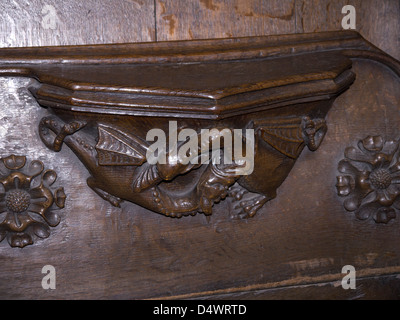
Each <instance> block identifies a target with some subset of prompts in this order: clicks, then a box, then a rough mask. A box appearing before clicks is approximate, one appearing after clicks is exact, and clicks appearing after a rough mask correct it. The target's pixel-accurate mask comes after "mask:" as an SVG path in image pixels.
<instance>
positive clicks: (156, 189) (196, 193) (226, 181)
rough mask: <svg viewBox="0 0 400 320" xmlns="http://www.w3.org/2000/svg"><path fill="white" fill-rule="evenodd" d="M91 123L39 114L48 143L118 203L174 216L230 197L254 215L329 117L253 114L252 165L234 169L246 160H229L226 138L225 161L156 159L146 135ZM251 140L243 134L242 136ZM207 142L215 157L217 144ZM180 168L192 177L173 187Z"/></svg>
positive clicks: (243, 212) (241, 211)
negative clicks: (89, 128) (72, 157)
mask: <svg viewBox="0 0 400 320" xmlns="http://www.w3.org/2000/svg"><path fill="white" fill-rule="evenodd" d="M85 125H86V123H85V122H81V121H73V122H70V123H64V122H63V121H62V120H60V119H59V118H57V117H45V118H43V119H42V120H41V122H40V125H39V134H40V137H41V139H42V140H43V142H44V143H45V145H46V146H47V147H48V148H50V149H52V150H54V151H60V150H61V146H62V144H63V143H64V142H65V143H66V144H67V145H68V146H69V147H70V148H71V149H72V151H73V152H74V153H76V155H77V156H78V157H79V159H80V160H81V161H82V162H83V163H84V164H85V166H86V167H87V169H88V170H89V172H90V173H91V174H92V176H91V177H90V178H88V180H87V183H88V185H89V187H91V188H92V189H93V190H94V191H95V192H96V193H97V194H98V195H100V196H101V197H102V198H103V199H105V200H107V201H109V202H110V203H111V204H112V205H114V206H119V205H120V202H121V201H122V200H128V201H131V202H133V203H136V204H138V205H141V206H143V207H145V208H147V209H150V210H152V211H155V212H157V213H161V214H163V215H166V216H170V217H182V216H186V215H195V214H196V213H198V212H199V213H203V214H205V215H211V214H212V207H213V205H214V204H215V203H218V202H220V201H221V200H223V199H225V198H226V197H232V199H233V201H235V202H236V206H235V211H236V213H237V214H238V216H239V217H242V218H243V217H252V216H254V215H255V213H256V212H257V210H259V209H260V208H261V207H262V206H263V205H264V204H265V203H266V202H267V201H268V200H270V199H273V198H274V197H275V196H276V189H277V188H278V187H279V186H280V185H281V183H282V182H283V181H284V179H285V178H286V176H287V175H288V173H289V172H290V170H291V168H292V167H293V165H294V163H295V161H296V159H297V158H298V156H299V155H300V153H301V151H302V150H303V148H304V146H307V147H308V148H309V149H310V150H312V151H313V150H316V149H317V148H318V146H319V144H320V143H321V141H322V139H323V137H324V135H325V133H326V124H325V121H324V120H322V119H319V118H317V119H311V118H309V117H289V118H273V119H264V120H257V121H253V122H251V123H249V125H248V126H247V127H251V128H253V129H254V134H255V150H254V151H255V153H256V157H255V163H254V172H253V173H252V174H250V175H240V174H238V171H237V170H236V169H237V168H238V167H240V166H243V163H241V162H240V161H237V159H233V161H232V163H230V164H224V163H223V160H222V159H223V156H224V154H223V147H224V145H223V144H222V145H221V146H220V147H218V148H219V150H220V151H221V152H219V155H218V156H219V157H220V159H221V161H219V162H218V161H217V163H214V162H213V161H208V163H204V162H203V163H202V162H198V163H197V162H196V163H197V164H196V163H195V164H193V163H188V164H182V163H180V162H175V163H166V164H161V163H156V164H150V163H149V162H148V161H146V152H147V150H148V148H149V143H148V142H147V141H145V140H143V139H141V138H140V137H138V136H136V135H133V134H132V133H129V134H128V133H126V132H122V131H120V130H119V129H117V128H112V127H110V126H106V125H103V124H98V125H97V130H98V137H97V139H95V138H94V137H92V136H91V135H90V134H88V133H86V132H85V130H81V129H82V128H84V127H85ZM50 131H51V132H53V133H54V134H55V137H54V135H53V134H50ZM78 131H79V132H78ZM132 131H133V130H132ZM215 132H217V134H214V135H213V136H211V137H210V139H211V142H212V140H213V139H219V138H220V136H219V135H218V133H220V132H221V131H220V130H215ZM199 135H200V133H199ZM245 140H246V139H245V138H243V144H245V143H246V141H245ZM209 145H210V146H211V147H210V150H209V151H210V157H211V155H213V154H214V153H213V151H215V150H213V146H214V144H213V143H210V144H209ZM181 147H182V144H180V145H178V150H179V148H181ZM199 148H201V146H200V147H199ZM195 156H197V155H195ZM209 160H211V158H210V159H209ZM221 162H222V163H221ZM182 175H191V177H192V178H191V179H186V180H185V181H189V182H186V183H185V185H184V186H181V187H180V188H176V185H175V186H174V187H173V182H174V180H175V179H177V178H178V177H179V176H182Z"/></svg>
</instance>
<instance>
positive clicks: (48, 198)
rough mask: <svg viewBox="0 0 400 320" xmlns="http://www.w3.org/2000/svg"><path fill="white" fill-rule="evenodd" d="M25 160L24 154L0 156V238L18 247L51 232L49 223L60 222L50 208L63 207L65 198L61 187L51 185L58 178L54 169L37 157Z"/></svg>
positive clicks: (52, 224) (53, 224)
mask: <svg viewBox="0 0 400 320" xmlns="http://www.w3.org/2000/svg"><path fill="white" fill-rule="evenodd" d="M25 164H26V157H24V156H15V155H11V156H9V157H7V158H1V159H0V241H2V240H3V239H4V238H6V237H7V240H8V243H9V244H10V246H12V247H20V248H22V247H25V246H26V245H29V244H32V243H33V240H34V237H35V236H37V237H39V238H47V237H48V236H49V235H50V228H49V227H54V226H56V225H58V223H59V222H60V216H59V215H58V214H57V213H56V212H55V211H54V210H53V209H54V208H63V207H64V202H65V198H66V197H65V194H64V189H63V188H58V189H57V190H55V191H54V192H53V191H52V190H51V189H50V186H51V185H53V183H54V182H55V181H56V179H57V174H56V173H55V172H54V171H53V170H46V171H44V165H43V163H42V162H41V161H38V160H34V161H32V162H31V163H30V164H29V166H27V168H25ZM23 169H26V170H23Z"/></svg>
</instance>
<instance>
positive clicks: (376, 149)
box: [336, 136, 400, 223]
mask: <svg viewBox="0 0 400 320" xmlns="http://www.w3.org/2000/svg"><path fill="white" fill-rule="evenodd" d="M399 157H400V153H399V141H385V140H384V139H383V138H382V137H381V136H368V137H366V138H365V139H363V140H360V141H359V142H358V144H357V147H348V148H346V150H345V159H343V160H341V161H340V162H339V165H338V170H339V172H340V173H342V175H339V176H337V183H336V189H337V193H338V195H339V196H341V197H344V198H345V200H344V202H343V206H344V208H345V209H346V210H347V211H349V212H354V214H355V216H356V217H357V218H358V219H360V220H367V219H372V220H374V221H375V222H376V223H388V222H389V221H390V220H392V219H394V218H396V215H397V213H398V210H399V209H400V197H399V195H400V159H399Z"/></svg>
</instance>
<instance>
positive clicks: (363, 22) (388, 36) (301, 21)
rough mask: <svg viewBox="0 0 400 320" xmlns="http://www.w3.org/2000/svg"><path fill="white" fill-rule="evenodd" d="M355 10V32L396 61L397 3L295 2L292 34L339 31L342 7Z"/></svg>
mask: <svg viewBox="0 0 400 320" xmlns="http://www.w3.org/2000/svg"><path fill="white" fill-rule="evenodd" d="M348 4H350V5H352V6H354V8H355V9H356V30H357V31H358V32H360V33H361V34H362V35H363V36H364V37H365V38H366V39H367V40H369V41H370V42H372V43H373V44H374V45H376V46H378V47H379V48H380V49H382V50H384V51H385V52H387V53H389V54H390V55H392V56H393V57H395V58H396V59H400V19H399V16H400V3H399V1H391V0H389V1H375V0H355V1H347V0H322V1H319V0H315V1H314V0H311V1H308V0H297V2H296V15H297V19H296V32H318V31H332V30H340V29H342V26H341V21H342V18H343V17H344V14H342V8H343V6H345V5H348Z"/></svg>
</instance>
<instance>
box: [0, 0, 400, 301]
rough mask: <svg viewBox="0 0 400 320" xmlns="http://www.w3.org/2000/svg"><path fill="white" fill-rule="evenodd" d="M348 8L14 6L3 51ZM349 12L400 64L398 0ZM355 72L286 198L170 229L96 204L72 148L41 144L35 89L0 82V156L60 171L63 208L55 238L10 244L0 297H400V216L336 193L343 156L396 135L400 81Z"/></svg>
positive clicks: (141, 1) (191, 31)
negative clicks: (359, 207) (360, 210)
mask: <svg viewBox="0 0 400 320" xmlns="http://www.w3.org/2000/svg"><path fill="white" fill-rule="evenodd" d="M347 3H349V1H341V0H336V1H333V0H330V1H329V0H323V1H314V0H312V1H305V0H304V1H303V0H295V1H294V0H293V1H292V0H288V1H278V0H276V1H255V0H254V1H253V0H252V1H240V0H231V1H228V0H209V1H200V0H198V1H197V0H190V1H181V0H178V1H172V0H164V1H162V0H156V1H152V0H138V1H129V0H119V1H112V0H101V1H92V0H91V1H84V2H82V1H77V0H71V1H68V2H65V1H64V2H62V1H57V0H46V1H45V0H20V1H16V0H14V1H9V2H2V3H1V4H0V46H1V47H12V46H38V45H64V44H71V45H73V44H92V43H93V44H94V43H120V42H139V41H152V40H159V41H160V40H172V39H194V38H215V37H235V36H248V35H265V34H283V33H296V32H317V31H322V30H334V29H336V30H337V29H340V21H341V17H342V14H341V12H340V11H341V7H342V6H343V4H347ZM352 3H355V6H356V10H357V30H358V31H360V32H361V34H362V35H363V36H365V37H366V38H367V39H368V40H370V41H371V42H372V43H374V44H375V45H377V46H378V47H380V48H382V49H383V50H385V51H386V52H388V53H389V54H391V55H393V56H394V57H397V58H400V53H399V52H400V50H399V46H400V44H399V33H400V28H399V19H398V16H399V12H400V11H399V10H400V9H399V1H394V0H387V1H373V0H363V1H358V0H355V1H354V2H352ZM46 4H48V5H51V6H53V7H54V8H55V10H56V14H57V20H56V27H55V29H51V28H50V29H46V28H43V25H42V21H43V18H44V17H45V16H46V15H47V14H46V13H42V10H43V8H44V6H45V5H46ZM353 69H354V71H355V72H356V74H357V79H356V81H355V83H354V84H353V86H352V87H351V88H350V89H349V90H348V91H346V92H345V93H344V94H343V95H342V96H340V97H339V98H338V99H337V100H336V102H335V103H334V105H333V106H332V109H331V111H330V112H329V114H328V117H327V123H328V133H327V135H326V137H325V140H324V142H323V144H322V145H321V147H320V149H319V150H318V151H317V152H315V153H312V152H310V151H308V150H306V151H305V152H304V153H303V154H302V155H301V156H300V158H299V159H298V162H297V163H296V164H295V166H294V168H293V170H292V172H291V173H290V175H289V176H288V178H287V179H286V180H285V182H284V183H283V185H282V186H281V187H280V188H279V189H278V197H277V198H276V199H274V200H272V201H270V202H268V203H267V204H266V205H265V206H264V207H263V208H262V210H260V212H259V213H258V214H257V215H256V216H255V217H254V218H253V219H247V220H237V219H231V218H230V217H229V206H230V204H229V203H224V204H223V203H221V204H218V205H216V206H215V212H214V214H213V216H212V217H211V219H210V220H209V221H207V219H206V218H205V217H204V216H203V215H197V216H195V217H185V218H182V219H171V218H167V217H164V216H161V215H158V214H154V213H152V212H149V211H148V210H145V209H143V208H141V207H139V206H136V205H134V204H130V203H123V204H122V208H120V209H119V208H114V207H112V206H111V205H110V204H109V203H107V202H105V201H104V200H102V199H100V198H99V197H98V196H97V195H96V194H95V193H94V192H93V191H92V190H91V189H89V188H88V186H87V185H86V178H87V177H88V176H89V173H88V172H87V170H86V169H85V168H84V167H83V165H81V164H80V162H78V161H77V160H76V159H75V156H74V155H73V153H72V152H71V151H70V150H69V149H68V148H66V147H64V148H63V149H62V150H61V152H60V153H54V152H51V151H49V150H48V149H46V148H45V146H44V145H43V143H42V142H41V140H40V137H39V135H38V132H37V127H38V124H39V121H40V119H41V117H43V116H44V115H46V114H47V113H48V111H47V110H46V109H43V108H41V107H40V106H39V105H38V104H37V102H36V101H35V100H34V99H33V98H32V96H31V94H30V93H29V92H28V91H27V89H26V88H27V87H28V86H29V80H26V79H22V78H7V79H6V78H1V79H0V105H1V112H0V150H1V154H0V156H8V155H9V154H19V155H27V157H28V159H30V160H34V159H39V160H41V161H43V162H44V164H45V167H46V168H50V169H54V170H55V171H56V172H57V174H58V179H57V183H59V184H60V185H62V186H64V188H65V192H66V194H67V201H66V207H65V209H64V210H63V211H62V220H61V223H60V225H58V226H57V227H56V228H54V229H53V230H52V234H51V236H50V237H49V238H48V239H45V240H43V241H38V242H37V243H35V244H34V245H32V246H28V247H25V248H23V249H17V248H10V246H9V245H8V243H7V242H6V241H3V242H1V243H0V262H1V265H2V271H1V272H0V299H142V298H160V297H184V298H191V297H194V298H196V297H210V296H215V297H217V298H223V295H225V294H232V293H234V295H233V296H231V297H234V298H240V292H245V293H243V296H244V298H252V297H255V298H257V297H259V298H262V299H271V298H285V297H287V298H298V297H303V298H318V297H321V296H322V297H327V298H359V299H362V298H369V297H373V298H377V297H379V298H385V297H389V298H398V292H399V281H398V278H397V276H396V274H400V268H399V267H398V266H399V265H400V246H399V243H400V242H399V240H400V239H399V238H400V235H399V232H398V230H399V228H400V218H399V217H397V219H394V220H392V221H390V223H388V224H387V225H383V224H379V225H378V224H376V223H374V222H373V221H360V220H357V219H356V218H355V217H354V215H353V214H352V213H349V212H347V211H346V210H344V209H343V205H342V199H339V197H338V196H337V194H336V190H335V183H336V175H337V174H338V172H337V164H338V162H339V161H340V160H341V159H343V156H344V154H343V153H344V149H345V148H346V147H348V146H356V144H357V141H358V140H359V139H362V138H365V137H366V136H368V135H378V134H379V135H382V136H383V137H384V138H387V139H398V138H399V137H400V135H399V131H398V128H399V123H400V115H399V113H398V107H399V101H400V91H399V90H398V88H399V80H398V78H397V77H396V76H395V75H394V74H393V73H392V72H391V71H389V70H387V69H385V68H382V67H381V66H380V65H379V64H378V63H372V62H361V61H360V62H356V63H355V64H354V66H353ZM346 264H351V265H354V266H355V268H356V270H357V272H359V273H360V275H362V279H361V280H360V287H359V288H358V291H355V292H346V293H342V291H340V290H342V289H341V288H340V287H337V286H336V287H335V285H334V284H337V281H338V280H339V277H340V272H341V268H342V266H343V265H346ZM44 265H53V266H54V267H55V268H56V285H57V287H56V289H55V290H44V289H42V286H41V281H42V278H43V276H44V275H43V274H42V273H41V270H42V267H43V266H44ZM332 275H333V276H334V278H333V276H332ZM379 275H385V276H384V277H378V276H379ZM315 283H319V284H323V285H314V284H315ZM288 286H289V287H290V288H287V289H284V288H283V287H288ZM301 286H307V288H308V289H304V290H303V287H301ZM332 286H333V287H334V288H333V289H332ZM273 288H280V289H273ZM265 290H269V291H268V292H267V291H265ZM339 291H340V292H339ZM357 293H358V294H357Z"/></svg>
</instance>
